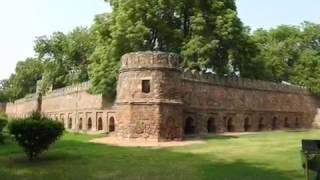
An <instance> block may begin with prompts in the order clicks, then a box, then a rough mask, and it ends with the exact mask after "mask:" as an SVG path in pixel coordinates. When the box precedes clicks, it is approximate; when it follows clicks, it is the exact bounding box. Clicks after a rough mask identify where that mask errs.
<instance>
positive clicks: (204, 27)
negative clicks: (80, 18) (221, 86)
mask: <svg viewBox="0 0 320 180" xmlns="http://www.w3.org/2000/svg"><path fill="white" fill-rule="evenodd" d="M106 2H107V3H109V4H110V5H111V7H112V12H111V13H105V14H100V15H97V16H96V18H95V21H94V24H93V25H92V26H91V27H89V28H83V27H77V28H75V29H74V30H73V31H71V32H70V33H67V34H65V33H62V32H56V33H53V34H52V35H51V36H50V37H47V36H41V37H38V38H37V39H36V40H35V45H34V51H35V53H36V56H35V57H32V58H27V59H26V60H25V61H21V62H19V63H18V64H17V66H16V71H15V73H14V74H12V75H11V76H10V78H9V79H7V80H3V81H1V82H0V101H13V100H15V99H18V98H21V97H23V96H25V95H26V94H29V93H34V92H35V91H36V84H37V81H38V80H40V79H42V86H41V87H42V88H41V90H42V91H43V92H45V91H46V90H47V89H48V88H49V87H50V86H51V85H52V86H53V88H60V87H64V86H67V85H71V84H73V83H79V82H83V81H88V80H90V81H91V82H92V85H93V87H92V89H91V91H92V93H103V94H104V95H106V96H109V97H114V95H115V86H116V82H117V77H118V70H119V62H120V58H121V56H122V55H123V54H125V53H128V52H133V51H147V50H158V51H168V52H174V53H177V54H179V55H180V56H181V58H182V60H183V63H182V66H183V67H186V68H191V69H197V70H207V69H211V70H213V71H214V72H215V73H216V74H217V75H219V76H226V75H228V76H240V77H245V78H252V79H260V80H268V81H274V82H283V81H285V82H287V83H291V84H295V85H301V86H305V87H307V88H309V89H310V90H311V91H312V92H314V93H316V94H319V93H320V25H319V24H315V23H311V22H304V23H302V24H301V25H299V26H289V25H282V26H279V27H276V28H273V29H269V30H265V29H258V30H255V31H254V32H251V31H250V28H249V27H246V26H244V25H243V23H242V22H241V20H240V19H239V17H238V14H237V8H236V4H235V1H234V0H215V1H213V0H202V1H196V0H180V1H176V0H151V1H145V0H126V1H122V0H106Z"/></svg>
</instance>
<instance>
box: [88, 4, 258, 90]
mask: <svg viewBox="0 0 320 180" xmlns="http://www.w3.org/2000/svg"><path fill="white" fill-rule="evenodd" d="M107 2H109V3H110V5H111V6H112V8H113V10H112V12H111V13H109V14H103V15H99V16H97V17H96V20H95V24H94V26H93V28H92V29H93V32H95V33H96V37H97V39H98V44H97V47H96V49H95V51H94V53H93V55H92V56H91V58H90V59H91V62H92V63H91V65H90V75H91V80H92V84H93V88H92V90H93V91H94V92H97V93H104V94H107V95H114V94H115V84H116V79H117V74H118V66H119V61H120V58H121V56H122V55H123V54H125V53H128V52H132V51H145V50H160V51H169V52H175V53H178V54H180V55H181V56H182V58H183V60H184V61H183V65H184V66H185V67H191V68H196V69H208V68H211V69H213V70H214V71H215V72H217V74H219V75H224V74H231V73H235V72H240V74H241V73H242V72H243V76H250V77H252V74H251V73H250V71H248V70H246V69H247V68H249V67H251V66H252V64H255V63H256V62H255V61H251V59H252V58H251V57H252V56H254V54H255V52H256V51H255V50H256V48H255V47H254V44H253V42H252V41H250V38H249V35H248V33H247V32H248V31H246V28H244V27H243V25H242V22H241V21H240V19H239V18H238V16H237V10H236V6H235V2H234V0H203V1H196V0H181V1H175V0H150V1H144V0H126V1H123V0H109V1H107Z"/></svg>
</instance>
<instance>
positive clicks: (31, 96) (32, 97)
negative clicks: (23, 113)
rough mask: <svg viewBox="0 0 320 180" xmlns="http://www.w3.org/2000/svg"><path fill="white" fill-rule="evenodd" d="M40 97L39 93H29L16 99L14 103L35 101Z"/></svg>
mask: <svg viewBox="0 0 320 180" xmlns="http://www.w3.org/2000/svg"><path fill="white" fill-rule="evenodd" d="M38 98H39V95H38V94H36V93H34V94H28V95H26V96H25V97H24V98H21V99H18V100H16V101H15V102H14V103H24V102H29V101H35V100H37V99H38Z"/></svg>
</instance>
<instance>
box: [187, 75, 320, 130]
mask: <svg viewBox="0 0 320 180" xmlns="http://www.w3.org/2000/svg"><path fill="white" fill-rule="evenodd" d="M182 80H183V86H182V87H183V88H182V89H181V91H183V93H184V94H183V103H184V112H185V117H184V118H192V119H193V120H194V121H195V122H194V123H195V124H197V125H196V126H195V127H194V128H195V130H194V131H195V132H198V133H207V132H208V129H210V127H208V120H209V119H211V120H213V121H214V122H212V123H213V125H212V131H214V132H225V131H237V132H239V131H240V132H241V131H257V130H271V129H279V128H310V127H311V126H312V123H313V121H314V118H315V116H316V114H317V107H319V101H318V98H316V97H314V96H312V95H311V94H310V93H309V92H308V91H307V90H306V89H305V88H303V87H298V86H290V85H283V84H276V83H272V82H264V81H256V80H248V79H240V78H219V77H217V76H215V75H213V74H201V73H198V72H190V71H186V72H184V73H182Z"/></svg>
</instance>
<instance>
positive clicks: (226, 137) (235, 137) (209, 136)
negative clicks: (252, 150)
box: [204, 134, 239, 140]
mask: <svg viewBox="0 0 320 180" xmlns="http://www.w3.org/2000/svg"><path fill="white" fill-rule="evenodd" d="M237 138H239V137H238V136H232V135H214V134H212V135H207V136H205V137H204V139H205V140H226V139H237Z"/></svg>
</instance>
